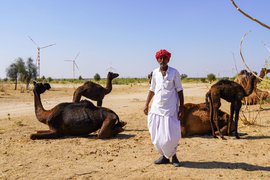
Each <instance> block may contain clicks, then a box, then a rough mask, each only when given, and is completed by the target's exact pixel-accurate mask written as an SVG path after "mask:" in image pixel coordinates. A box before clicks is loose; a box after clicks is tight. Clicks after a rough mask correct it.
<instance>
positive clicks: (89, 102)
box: [79, 100, 98, 110]
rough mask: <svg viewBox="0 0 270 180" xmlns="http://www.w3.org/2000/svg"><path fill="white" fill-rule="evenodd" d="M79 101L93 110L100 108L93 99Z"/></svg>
mask: <svg viewBox="0 0 270 180" xmlns="http://www.w3.org/2000/svg"><path fill="white" fill-rule="evenodd" d="M79 103H80V104H82V105H83V106H85V107H87V108H89V109H91V110H95V109H98V107H96V106H95V105H94V104H93V103H92V102H91V101H88V100H81V101H80V102H79Z"/></svg>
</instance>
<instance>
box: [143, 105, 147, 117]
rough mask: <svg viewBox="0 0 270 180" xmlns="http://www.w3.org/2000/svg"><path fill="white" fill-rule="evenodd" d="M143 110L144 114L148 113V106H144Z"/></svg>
mask: <svg viewBox="0 0 270 180" xmlns="http://www.w3.org/2000/svg"><path fill="white" fill-rule="evenodd" d="M143 112H144V114H145V115H148V106H147V105H146V106H145V107H144V109H143Z"/></svg>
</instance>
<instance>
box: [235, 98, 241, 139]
mask: <svg viewBox="0 0 270 180" xmlns="http://www.w3.org/2000/svg"><path fill="white" fill-rule="evenodd" d="M241 106H242V104H241V102H240V103H238V106H237V108H236V110H235V120H234V126H235V127H234V128H235V137H236V139H240V137H239V135H238V119H239V111H240V109H241Z"/></svg>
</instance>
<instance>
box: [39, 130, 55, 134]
mask: <svg viewBox="0 0 270 180" xmlns="http://www.w3.org/2000/svg"><path fill="white" fill-rule="evenodd" d="M49 132H52V131H51V130H40V131H37V133H38V134H40V133H49Z"/></svg>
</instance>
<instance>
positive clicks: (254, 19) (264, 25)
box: [231, 0, 270, 29]
mask: <svg viewBox="0 0 270 180" xmlns="http://www.w3.org/2000/svg"><path fill="white" fill-rule="evenodd" d="M231 3H232V4H233V5H234V7H235V8H236V9H237V11H239V12H240V13H242V14H243V15H244V16H246V17H248V18H249V19H251V20H252V21H255V22H256V23H258V24H260V25H262V26H263V27H265V28H267V29H270V26H268V25H266V24H264V23H262V22H261V21H259V20H257V19H256V18H253V17H251V16H250V15H248V14H247V13H245V12H244V11H242V10H241V9H240V8H239V7H238V6H237V5H236V4H235V2H234V1H233V0H231Z"/></svg>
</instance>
